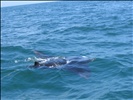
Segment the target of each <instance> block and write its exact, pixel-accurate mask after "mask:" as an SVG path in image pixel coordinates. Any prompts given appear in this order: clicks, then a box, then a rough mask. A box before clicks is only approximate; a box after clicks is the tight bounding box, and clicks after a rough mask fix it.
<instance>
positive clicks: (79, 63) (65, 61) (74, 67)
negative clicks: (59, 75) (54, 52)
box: [30, 51, 94, 78]
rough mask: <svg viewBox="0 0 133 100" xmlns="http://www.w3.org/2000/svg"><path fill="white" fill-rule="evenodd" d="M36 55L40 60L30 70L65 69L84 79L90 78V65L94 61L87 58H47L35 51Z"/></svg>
mask: <svg viewBox="0 0 133 100" xmlns="http://www.w3.org/2000/svg"><path fill="white" fill-rule="evenodd" d="M34 53H35V54H36V56H37V57H39V58H40V59H39V60H37V61H35V62H34V64H33V65H32V66H30V68H51V69H52V68H53V69H63V70H68V71H70V72H74V73H76V74H78V75H80V76H82V77H84V78H88V76H89V73H90V70H89V68H88V63H89V62H92V61H94V59H89V58H88V57H86V56H81V57H77V56H72V57H55V56H47V55H45V54H43V53H41V52H38V51H34Z"/></svg>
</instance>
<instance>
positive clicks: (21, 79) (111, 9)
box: [1, 1, 133, 100]
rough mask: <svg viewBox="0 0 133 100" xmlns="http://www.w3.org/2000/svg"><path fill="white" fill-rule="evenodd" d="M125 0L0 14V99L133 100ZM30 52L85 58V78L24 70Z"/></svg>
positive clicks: (132, 39) (130, 26) (132, 29)
mask: <svg viewBox="0 0 133 100" xmlns="http://www.w3.org/2000/svg"><path fill="white" fill-rule="evenodd" d="M132 11H133V7H132V2H131V1H127V2H126V1H119V2H116V1H110V2H107V1H106V2H104V1H102V2H100V1H95V2H91V1H90V2H85V1H84V2H52V3H42V4H34V5H23V6H14V7H5V8H2V9H1V92H2V93H1V99H2V100H133V86H132V84H133V52H132V49H133V48H132V46H133V45H132V43H133V36H132V34H133V23H132V22H133V15H132ZM34 50H37V51H40V52H42V53H44V54H46V55H50V56H57V57H58V56H62V57H71V56H87V57H89V58H95V60H94V61H93V62H90V63H88V66H87V67H88V68H89V69H90V74H89V78H88V79H85V78H83V77H81V76H79V75H78V74H75V73H71V72H68V71H62V70H51V69H47V70H40V69H32V70H31V69H29V68H28V67H27V66H30V65H33V63H34V59H35V57H36V56H35V54H34V53H33V51H34Z"/></svg>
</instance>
